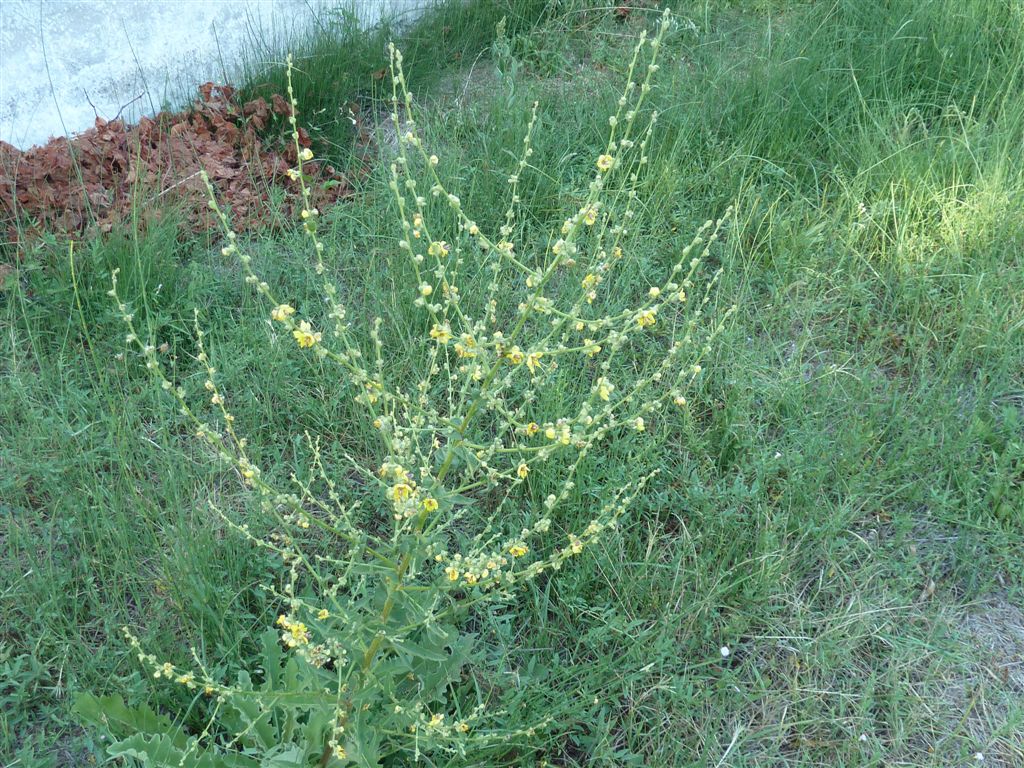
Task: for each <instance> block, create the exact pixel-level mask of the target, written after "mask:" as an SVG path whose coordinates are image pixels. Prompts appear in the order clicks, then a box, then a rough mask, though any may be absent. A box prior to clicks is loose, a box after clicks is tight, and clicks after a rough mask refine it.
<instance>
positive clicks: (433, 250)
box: [427, 240, 449, 257]
mask: <svg viewBox="0 0 1024 768" xmlns="http://www.w3.org/2000/svg"><path fill="white" fill-rule="evenodd" d="M448 250H449V248H448V243H446V242H444V241H443V240H435V241H434V242H432V243H431V244H430V245H429V246H428V247H427V253H429V254H430V255H431V256H434V257H440V256H447V255H448Z"/></svg>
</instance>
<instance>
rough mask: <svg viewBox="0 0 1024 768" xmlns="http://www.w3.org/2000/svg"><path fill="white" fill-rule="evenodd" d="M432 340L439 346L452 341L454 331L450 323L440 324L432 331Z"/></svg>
mask: <svg viewBox="0 0 1024 768" xmlns="http://www.w3.org/2000/svg"><path fill="white" fill-rule="evenodd" d="M430 338H432V339H434V340H435V341H437V343H438V344H447V343H448V342H449V341H451V339H452V329H451V326H450V325H448V323H440V324H438V325H435V326H434V327H433V328H431V329H430Z"/></svg>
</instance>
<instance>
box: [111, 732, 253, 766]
mask: <svg viewBox="0 0 1024 768" xmlns="http://www.w3.org/2000/svg"><path fill="white" fill-rule="evenodd" d="M107 752H108V753H109V754H110V755H111V756H112V757H131V758H135V759H136V760H139V761H141V762H142V764H143V765H144V766H145V767H146V768H260V764H259V763H258V762H257V761H256V760H254V759H253V758H251V757H246V756H245V755H238V754H234V755H221V754H216V753H214V752H210V751H207V750H198V749H197V750H191V749H189V748H188V747H187V744H186V745H185V746H179V745H177V744H175V743H174V741H173V740H171V739H170V738H168V737H167V736H146V735H145V734H141V733H137V734H135V735H134V736H132V737H131V738H129V739H124V740H122V741H119V742H117V743H115V744H111V745H110V746H109V747H107Z"/></svg>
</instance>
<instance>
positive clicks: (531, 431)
mask: <svg viewBox="0 0 1024 768" xmlns="http://www.w3.org/2000/svg"><path fill="white" fill-rule="evenodd" d="M525 432H526V436H527V437H533V436H534V435H536V434H537V433H538V432H540V425H539V424H538V423H537V422H536V421H531V422H530V423H529V424H527V425H526V430H525Z"/></svg>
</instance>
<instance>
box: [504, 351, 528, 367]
mask: <svg viewBox="0 0 1024 768" xmlns="http://www.w3.org/2000/svg"><path fill="white" fill-rule="evenodd" d="M505 358H506V359H507V360H508V361H509V362H510V363H512V365H519V364H520V363H522V362H523V360H525V359H526V355H524V354H523V351H522V350H521V349H520V348H519V347H518V346H515V347H512V349H510V350H509V351H508V352H506V353H505Z"/></svg>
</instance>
